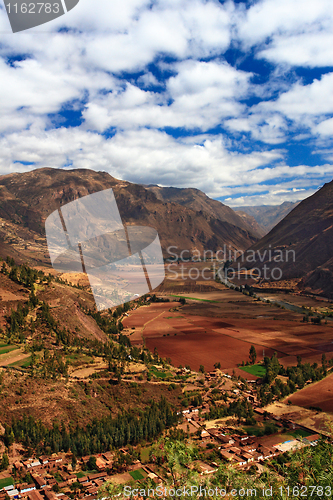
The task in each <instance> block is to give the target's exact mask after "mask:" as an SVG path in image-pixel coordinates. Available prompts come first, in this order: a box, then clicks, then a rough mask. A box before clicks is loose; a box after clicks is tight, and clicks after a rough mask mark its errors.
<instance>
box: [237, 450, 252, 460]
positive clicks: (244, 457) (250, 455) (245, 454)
mask: <svg viewBox="0 0 333 500" xmlns="http://www.w3.org/2000/svg"><path fill="white" fill-rule="evenodd" d="M240 456H241V458H243V459H244V460H246V462H247V463H249V462H253V461H254V456H253V455H252V454H251V453H246V452H244V451H243V452H242V453H241V455H240Z"/></svg>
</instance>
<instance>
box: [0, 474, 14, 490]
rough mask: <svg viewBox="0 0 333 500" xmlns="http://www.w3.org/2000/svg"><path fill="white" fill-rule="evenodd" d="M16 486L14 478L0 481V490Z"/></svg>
mask: <svg viewBox="0 0 333 500" xmlns="http://www.w3.org/2000/svg"><path fill="white" fill-rule="evenodd" d="M13 484H14V479H13V478H12V477H5V478H4V479H0V490H2V488H6V486H11V485H13Z"/></svg>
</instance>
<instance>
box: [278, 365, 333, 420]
mask: <svg viewBox="0 0 333 500" xmlns="http://www.w3.org/2000/svg"><path fill="white" fill-rule="evenodd" d="M288 399H290V400H291V401H292V403H293V404H294V405H297V406H303V407H304V408H309V407H310V406H313V407H318V408H321V409H322V410H323V411H325V412H330V413H333V373H332V374H331V375H329V376H328V377H326V378H324V379H323V380H320V381H319V382H316V383H315V384H311V385H309V386H308V387H305V388H304V389H302V390H300V391H298V392H296V393H295V394H293V395H292V396H289V397H288V398H287V400H286V401H285V403H286V402H287V401H288Z"/></svg>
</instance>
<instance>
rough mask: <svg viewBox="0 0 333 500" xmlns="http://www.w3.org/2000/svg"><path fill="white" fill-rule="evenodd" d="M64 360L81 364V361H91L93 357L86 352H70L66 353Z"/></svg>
mask: <svg viewBox="0 0 333 500" xmlns="http://www.w3.org/2000/svg"><path fill="white" fill-rule="evenodd" d="M66 360H67V361H69V362H70V363H71V364H83V363H90V362H91V361H93V358H92V357H91V356H87V355H86V354H80V353H75V352H74V353H72V354H68V355H67V356H66Z"/></svg>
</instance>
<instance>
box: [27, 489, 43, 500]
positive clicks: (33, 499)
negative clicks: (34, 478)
mask: <svg viewBox="0 0 333 500" xmlns="http://www.w3.org/2000/svg"><path fill="white" fill-rule="evenodd" d="M28 498H29V500H44V497H42V495H41V494H40V493H39V491H37V490H33V491H30V493H29V494H28Z"/></svg>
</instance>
